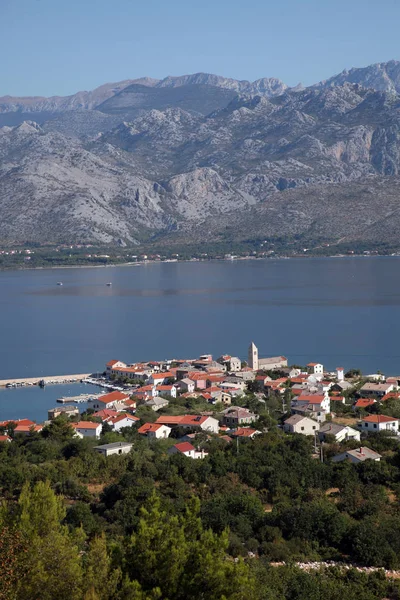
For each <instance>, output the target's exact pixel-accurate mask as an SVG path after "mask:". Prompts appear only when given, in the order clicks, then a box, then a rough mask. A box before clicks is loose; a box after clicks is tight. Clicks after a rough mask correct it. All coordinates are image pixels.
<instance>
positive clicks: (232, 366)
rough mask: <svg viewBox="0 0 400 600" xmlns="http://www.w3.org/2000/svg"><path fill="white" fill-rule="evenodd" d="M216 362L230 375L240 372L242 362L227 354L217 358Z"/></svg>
mask: <svg viewBox="0 0 400 600" xmlns="http://www.w3.org/2000/svg"><path fill="white" fill-rule="evenodd" d="M217 362H218V363H220V364H221V365H224V366H225V367H226V370H227V371H229V372H230V373H234V372H235V371H240V369H241V368H242V361H241V360H240V358H238V357H237V356H230V355H229V354H223V355H222V356H220V357H219V358H217Z"/></svg>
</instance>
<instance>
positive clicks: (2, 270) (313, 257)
mask: <svg viewBox="0 0 400 600" xmlns="http://www.w3.org/2000/svg"><path fill="white" fill-rule="evenodd" d="M334 258H335V259H339V258H341V259H343V258H345V259H355V258H357V259H358V258H360V259H361V258H362V259H371V258H400V254H373V255H371V254H354V255H352V256H351V255H350V256H349V255H346V254H332V255H326V256H320V255H301V256H300V255H297V256H238V257H235V258H210V259H204V258H199V259H182V260H157V261H156V260H147V261H140V262H139V261H138V262H126V263H117V264H108V265H79V264H76V265H56V266H52V267H50V266H45V267H28V266H24V267H16V268H2V267H0V273H7V272H12V273H15V272H17V271H54V270H57V269H110V268H115V267H143V266H146V267H147V266H150V265H160V264H172V263H199V262H201V263H208V262H226V263H234V262H242V261H253V260H256V261H262V260H266V261H278V260H327V259H334Z"/></svg>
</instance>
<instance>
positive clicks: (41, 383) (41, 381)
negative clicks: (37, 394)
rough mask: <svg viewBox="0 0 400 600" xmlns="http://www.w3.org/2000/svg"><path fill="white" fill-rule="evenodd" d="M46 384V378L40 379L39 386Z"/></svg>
mask: <svg viewBox="0 0 400 600" xmlns="http://www.w3.org/2000/svg"><path fill="white" fill-rule="evenodd" d="M45 385H46V382H45V380H44V379H41V380H40V381H39V386H40V387H41V388H44V386H45Z"/></svg>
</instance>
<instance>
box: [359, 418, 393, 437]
mask: <svg viewBox="0 0 400 600" xmlns="http://www.w3.org/2000/svg"><path fill="white" fill-rule="evenodd" d="M358 428H359V429H360V431H362V432H364V433H378V432H379V431H386V432H391V433H394V434H395V435H398V432H399V419H395V418H394V417H388V416H387V415H368V417H365V418H364V419H361V421H360V422H359V423H358Z"/></svg>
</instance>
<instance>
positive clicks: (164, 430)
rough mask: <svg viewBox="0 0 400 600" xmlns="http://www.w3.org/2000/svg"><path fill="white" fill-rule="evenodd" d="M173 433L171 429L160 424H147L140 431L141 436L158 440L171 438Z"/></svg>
mask: <svg viewBox="0 0 400 600" xmlns="http://www.w3.org/2000/svg"><path fill="white" fill-rule="evenodd" d="M171 431H172V430H171V427H168V426H167V425H161V424H160V423H145V424H144V425H142V426H141V427H139V429H138V433H140V434H141V435H145V436H146V437H148V438H155V439H157V440H159V439H163V438H167V437H169V434H170V433H171Z"/></svg>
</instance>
